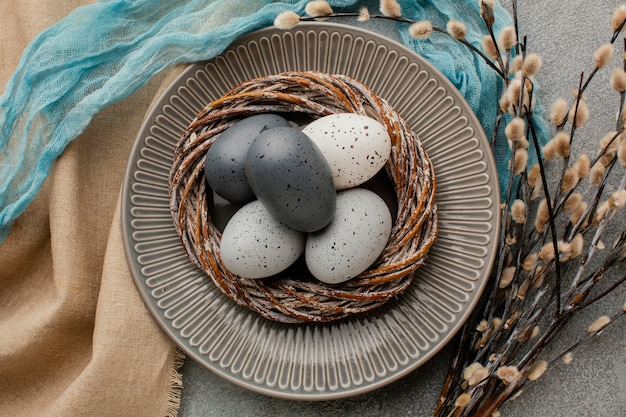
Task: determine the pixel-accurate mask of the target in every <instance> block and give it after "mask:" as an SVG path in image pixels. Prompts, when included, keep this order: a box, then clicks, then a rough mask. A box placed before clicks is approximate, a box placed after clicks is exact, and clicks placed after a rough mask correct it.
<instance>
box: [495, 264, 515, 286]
mask: <svg viewBox="0 0 626 417" xmlns="http://www.w3.org/2000/svg"><path fill="white" fill-rule="evenodd" d="M514 277H515V267H514V266H508V267H506V268H504V269H503V270H502V275H501V276H500V281H498V288H506V287H508V286H509V285H511V282H513V278H514Z"/></svg>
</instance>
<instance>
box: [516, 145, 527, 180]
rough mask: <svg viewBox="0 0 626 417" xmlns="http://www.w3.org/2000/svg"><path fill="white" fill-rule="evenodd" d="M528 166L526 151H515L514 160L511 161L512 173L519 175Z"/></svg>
mask: <svg viewBox="0 0 626 417" xmlns="http://www.w3.org/2000/svg"><path fill="white" fill-rule="evenodd" d="M527 166H528V151H526V149H521V148H520V149H517V150H516V151H515V160H514V161H513V173H514V174H521V173H522V172H524V170H525V169H526V167H527Z"/></svg>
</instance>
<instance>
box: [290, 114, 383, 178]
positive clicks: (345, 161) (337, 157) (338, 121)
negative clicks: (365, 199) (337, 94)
mask: <svg viewBox="0 0 626 417" xmlns="http://www.w3.org/2000/svg"><path fill="white" fill-rule="evenodd" d="M302 131H303V132H304V133H305V134H306V135H307V136H309V137H310V138H311V139H312V140H313V142H315V144H316V145H317V146H318V147H319V148H320V150H321V151H322V153H323V154H324V156H325V157H326V160H327V161H328V164H329V165H330V167H331V170H332V172H333V177H334V181H335V186H336V187H337V189H338V190H343V189H346V188H351V187H356V186H357V185H360V184H362V183H364V182H365V181H367V180H369V179H370V178H372V177H373V176H374V175H376V173H377V172H378V171H380V169H381V168H382V167H383V166H384V165H385V163H386V162H387V159H389V155H390V152H391V138H390V137H389V134H388V133H387V129H386V128H385V127H384V126H383V125H382V124H381V123H380V122H379V121H377V120H375V119H372V118H371V117H367V116H363V115H360V114H354V113H337V114H332V115H329V116H324V117H321V118H319V119H317V120H315V121H313V122H311V123H310V124H308V125H307V126H305V127H304V129H303V130H302Z"/></svg>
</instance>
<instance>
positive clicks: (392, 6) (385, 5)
mask: <svg viewBox="0 0 626 417" xmlns="http://www.w3.org/2000/svg"><path fill="white" fill-rule="evenodd" d="M380 12H381V13H382V14H383V15H385V16H387V17H402V9H401V8H400V4H398V2H397V1H396V0H380Z"/></svg>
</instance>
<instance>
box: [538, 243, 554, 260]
mask: <svg viewBox="0 0 626 417" xmlns="http://www.w3.org/2000/svg"><path fill="white" fill-rule="evenodd" d="M539 259H541V260H544V261H549V260H551V259H554V245H553V244H552V242H548V243H546V244H545V245H543V247H542V248H541V250H540V251H539Z"/></svg>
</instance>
